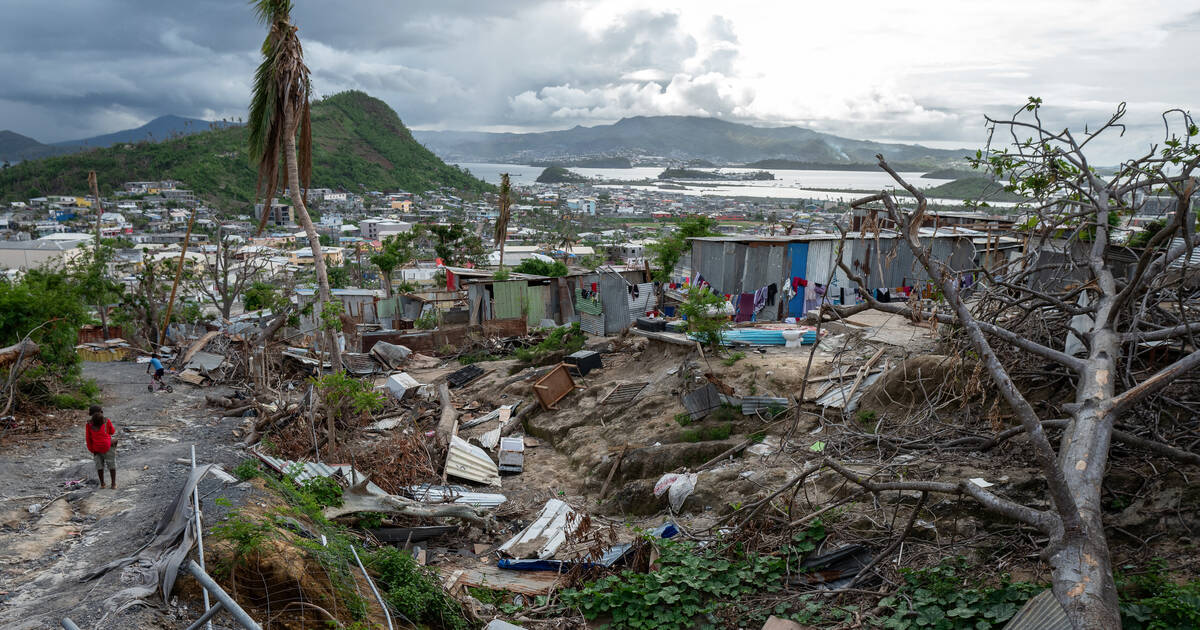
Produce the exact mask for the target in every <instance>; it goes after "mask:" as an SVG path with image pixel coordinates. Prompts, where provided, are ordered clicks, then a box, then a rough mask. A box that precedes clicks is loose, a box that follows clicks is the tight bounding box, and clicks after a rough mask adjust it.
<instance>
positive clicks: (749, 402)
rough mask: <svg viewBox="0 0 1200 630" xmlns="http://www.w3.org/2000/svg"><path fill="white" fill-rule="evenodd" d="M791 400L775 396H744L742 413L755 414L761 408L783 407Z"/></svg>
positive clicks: (746, 414)
mask: <svg viewBox="0 0 1200 630" xmlns="http://www.w3.org/2000/svg"><path fill="white" fill-rule="evenodd" d="M789 404H791V402H790V401H789V400H788V399H786V398H776V397H774V396H742V415H745V416H753V415H755V414H757V413H758V412H759V411H760V410H770V409H772V408H775V409H781V408H785V407H787V406H788V405H789Z"/></svg>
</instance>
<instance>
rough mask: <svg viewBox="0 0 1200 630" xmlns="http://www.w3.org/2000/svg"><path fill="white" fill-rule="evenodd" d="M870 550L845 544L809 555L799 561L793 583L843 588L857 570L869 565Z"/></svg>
mask: <svg viewBox="0 0 1200 630" xmlns="http://www.w3.org/2000/svg"><path fill="white" fill-rule="evenodd" d="M872 558H873V555H872V554H871V550H870V549H868V548H867V547H864V546H863V545H846V546H845V547H842V548H840V549H835V550H833V551H831V552H829V553H826V554H822V555H819V556H810V557H808V558H805V559H804V562H801V563H800V568H801V569H807V571H803V572H800V573H797V574H796V575H795V577H793V578H792V583H793V584H809V585H814V584H815V585H820V587H821V588H823V589H827V590H835V589H839V588H845V587H847V586H849V585H850V583H851V582H853V581H854V578H855V576H857V575H858V573H859V571H862V570H863V569H864V568H866V567H868V566H870V565H871V560H872Z"/></svg>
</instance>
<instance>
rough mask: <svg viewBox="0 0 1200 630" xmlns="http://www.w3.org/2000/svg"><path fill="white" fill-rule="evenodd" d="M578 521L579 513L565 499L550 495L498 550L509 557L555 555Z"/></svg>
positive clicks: (540, 558)
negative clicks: (525, 523)
mask: <svg viewBox="0 0 1200 630" xmlns="http://www.w3.org/2000/svg"><path fill="white" fill-rule="evenodd" d="M580 524H581V522H580V517H579V515H578V514H577V513H576V512H575V510H574V509H573V508H572V507H571V506H570V505H568V504H567V503H566V502H565V501H560V500H558V499H550V500H549V501H547V502H546V505H545V506H544V507H542V511H541V513H540V514H538V517H537V518H536V519H534V521H533V522H532V523H530V524H529V526H528V527H526V528H525V529H523V530H521V532H520V533H518V534H517V535H516V536H514V537H512V538H510V539H508V541H507V542H505V543H504V544H503V545H500V549H499V551H500V552H501V553H503V554H505V555H506V556H508V557H510V558H518V559H520V558H537V559H539V560H546V559H549V558H552V557H553V556H554V552H556V551H558V548H559V546H561V545H562V544H563V543H564V542H566V539H567V536H568V535H569V534H574V533H575V532H576V531H577V530H578V528H579V527H580Z"/></svg>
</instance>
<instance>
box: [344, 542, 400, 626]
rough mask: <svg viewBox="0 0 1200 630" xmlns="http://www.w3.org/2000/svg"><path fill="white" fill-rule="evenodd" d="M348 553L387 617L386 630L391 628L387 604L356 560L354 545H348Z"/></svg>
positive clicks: (390, 614)
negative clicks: (352, 555)
mask: <svg viewBox="0 0 1200 630" xmlns="http://www.w3.org/2000/svg"><path fill="white" fill-rule="evenodd" d="M350 553H352V554H354V561H355V562H357V563H358V568H359V569H360V570H361V571H362V572H363V577H365V578H367V584H368V585H370V587H371V592H372V593H375V599H377V600H379V607H380V608H382V609H383V615H384V616H385V617H387V622H388V630H393V628H392V613H390V612H388V607H387V603H386V602H384V601H383V597H382V596H380V595H379V589H377V588H375V580H372V579H371V576H370V575H368V574H367V568H366V567H364V566H363V563H362V560H359V559H358V552H357V551H355V550H354V545H350Z"/></svg>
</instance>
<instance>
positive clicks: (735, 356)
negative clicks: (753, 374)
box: [721, 352, 746, 367]
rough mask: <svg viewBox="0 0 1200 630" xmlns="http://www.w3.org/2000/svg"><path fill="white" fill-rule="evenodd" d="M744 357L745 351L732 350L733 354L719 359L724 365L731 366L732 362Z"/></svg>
mask: <svg viewBox="0 0 1200 630" xmlns="http://www.w3.org/2000/svg"><path fill="white" fill-rule="evenodd" d="M745 358H746V353H745V352H734V353H733V354H731V355H729V356H727V357H725V358H724V359H721V364H722V365H724V366H725V367H733V364H734V363H737V362H738V361H741V360H742V359H745Z"/></svg>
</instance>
